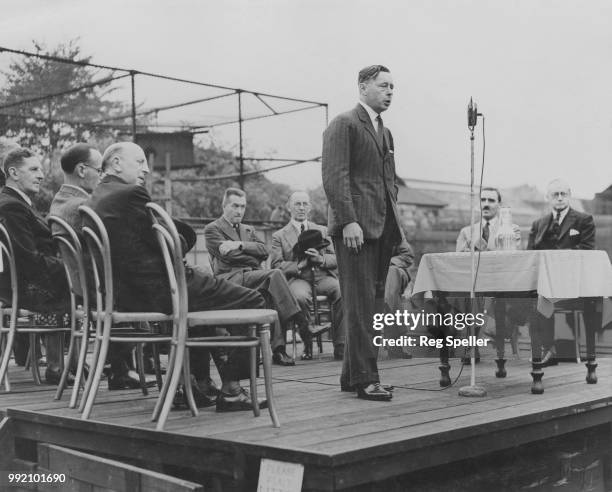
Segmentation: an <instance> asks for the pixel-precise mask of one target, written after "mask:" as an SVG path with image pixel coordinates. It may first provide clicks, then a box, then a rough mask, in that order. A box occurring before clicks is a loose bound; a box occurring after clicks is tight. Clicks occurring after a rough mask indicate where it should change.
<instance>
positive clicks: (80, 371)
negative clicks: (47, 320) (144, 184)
mask: <svg viewBox="0 0 612 492" xmlns="http://www.w3.org/2000/svg"><path fill="white" fill-rule="evenodd" d="M47 220H48V222H49V225H50V226H52V227H53V226H55V227H54V229H56V230H57V232H55V233H54V234H53V239H54V240H55V242H56V244H57V246H58V249H59V251H60V255H61V257H62V261H63V262H64V268H65V270H66V278H67V279H68V287H69V289H70V305H71V312H72V313H73V316H71V320H70V344H69V346H68V355H67V357H66V360H68V364H65V365H64V370H63V372H62V377H61V379H60V383H59V386H58V387H57V392H56V393H55V399H56V400H61V398H62V394H63V392H64V389H65V388H66V380H67V378H68V374H69V369H70V363H71V361H72V360H73V358H74V357H75V351H76V354H78V355H77V364H76V375H75V378H74V386H73V387H72V394H71V395H70V403H69V404H68V408H75V407H76V403H77V399H78V397H79V391H80V389H81V387H82V386H83V379H84V378H83V375H84V372H85V371H84V368H85V358H86V356H87V348H88V346H89V341H90V338H89V337H90V326H91V325H90V316H89V292H88V290H87V279H86V276H85V260H84V258H83V248H82V246H81V240H80V239H79V236H78V235H77V233H76V232H75V230H74V229H73V228H72V226H71V225H70V224H68V223H67V222H66V221H65V220H64V219H62V218H61V217H57V216H54V215H50V216H49V217H48V219H47ZM79 301H80V302H79ZM77 303H78V308H77ZM77 340H80V344H77Z"/></svg>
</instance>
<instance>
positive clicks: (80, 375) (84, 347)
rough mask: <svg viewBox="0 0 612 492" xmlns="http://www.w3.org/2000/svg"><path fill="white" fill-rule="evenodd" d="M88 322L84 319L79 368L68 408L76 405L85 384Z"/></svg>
mask: <svg viewBox="0 0 612 492" xmlns="http://www.w3.org/2000/svg"><path fill="white" fill-rule="evenodd" d="M87 323H88V321H86V320H84V321H83V330H82V332H81V347H80V349H79V358H78V361H77V370H76V375H75V376H74V386H73V387H72V394H71V395H70V403H69V404H68V408H74V407H76V403H77V400H78V399H79V391H81V385H82V384H83V383H82V380H83V371H84V369H85V359H86V358H87V347H88V346H89V326H88V324H87ZM92 367H93V365H92ZM90 377H91V374H90Z"/></svg>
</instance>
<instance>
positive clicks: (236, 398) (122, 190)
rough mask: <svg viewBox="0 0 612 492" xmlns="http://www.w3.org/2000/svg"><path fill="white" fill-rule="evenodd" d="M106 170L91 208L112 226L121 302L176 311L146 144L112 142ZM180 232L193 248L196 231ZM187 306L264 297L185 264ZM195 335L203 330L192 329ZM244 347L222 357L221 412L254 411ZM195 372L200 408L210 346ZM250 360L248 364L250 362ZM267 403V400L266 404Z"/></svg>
mask: <svg viewBox="0 0 612 492" xmlns="http://www.w3.org/2000/svg"><path fill="white" fill-rule="evenodd" d="M102 166H103V171H104V173H105V174H106V175H105V176H104V178H102V181H101V182H100V184H99V185H98V187H97V188H96V189H95V190H94V191H93V193H92V195H91V199H90V201H89V204H90V206H91V207H92V208H93V209H94V210H95V211H96V213H97V214H98V215H99V216H100V218H101V219H102V221H103V222H104V225H105V226H106V228H107V231H108V235H109V240H110V244H111V253H112V262H113V276H114V281H115V283H116V285H117V292H118V298H117V305H118V308H119V309H122V310H126V311H158V312H159V311H162V312H166V313H169V312H171V310H172V308H171V303H170V287H169V284H168V278H167V275H166V271H165V266H164V260H163V256H162V252H161V250H160V248H159V246H158V243H157V239H156V237H155V235H154V232H153V229H152V220H151V217H150V216H149V213H148V211H147V209H146V204H147V203H148V202H150V201H151V197H150V196H149V194H148V193H147V190H146V189H145V187H144V183H145V177H146V175H147V174H148V172H149V168H148V165H147V159H146V157H145V155H144V152H143V150H142V148H140V147H139V146H138V145H136V144H134V143H131V142H121V143H116V144H113V145H111V146H110V147H109V148H107V149H106V151H105V152H104V156H103V159H102ZM177 227H178V229H179V233H181V234H182V235H183V236H186V237H185V239H186V240H187V244H188V247H189V244H190V245H191V246H193V244H194V243H195V233H194V232H193V230H192V229H191V228H189V227H188V226H187V225H186V224H183V223H177ZM186 273H187V290H188V295H189V299H188V308H189V310H190V311H205V310H210V309H242V308H263V307H264V305H265V303H264V300H263V298H262V297H261V295H260V294H259V293H258V292H256V291H254V290H251V289H247V288H245V287H241V286H239V285H235V284H232V283H231V282H227V281H225V280H222V279H218V278H214V277H212V276H211V275H207V274H206V273H204V272H203V271H202V270H200V269H196V268H192V267H190V266H189V265H188V266H187V268H186ZM190 331H191V332H192V334H196V335H198V336H200V335H202V336H204V335H205V333H204V334H200V333H193V332H199V331H200V330H197V329H195V328H194V329H192V330H190ZM245 355H246V354H245V351H243V350H239V349H238V350H233V351H230V352H229V354H228V356H227V357H224V358H219V360H220V363H219V364H218V368H219V374H220V376H221V380H222V383H223V385H222V388H221V393H220V394H219V395H218V396H217V399H216V406H217V411H218V412H224V411H234V410H250V409H252V406H251V402H250V397H249V396H248V393H247V390H245V389H244V388H242V387H241V386H240V379H245V378H246V377H248V369H247V368H248V362H247V361H246V357H245ZM190 356H191V357H190V360H191V368H192V375H193V376H195V379H196V382H197V388H196V389H199V391H197V392H196V394H195V395H194V396H196V403H197V404H198V406H208V405H210V404H214V403H215V400H213V399H211V398H208V397H207V395H209V394H211V393H210V392H209V391H208V388H207V387H206V386H208V384H209V382H208V364H209V356H208V351H207V350H202V349H192V350H191V351H190ZM245 362H246V364H245ZM263 403H264V404H265V402H263Z"/></svg>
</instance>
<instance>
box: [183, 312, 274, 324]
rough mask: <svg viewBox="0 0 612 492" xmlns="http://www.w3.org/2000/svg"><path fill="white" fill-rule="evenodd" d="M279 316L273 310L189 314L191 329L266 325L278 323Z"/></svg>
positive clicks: (188, 319)
mask: <svg viewBox="0 0 612 492" xmlns="http://www.w3.org/2000/svg"><path fill="white" fill-rule="evenodd" d="M277 320H278V315H277V314H276V311H274V310H273V309H240V310H238V311H232V310H226V311H222V310H215V311H194V312H190V313H187V321H188V323H189V327H194V326H215V325H234V324H235V325H238V324H243V325H244V324H254V325H259V324H265V323H276V322H277Z"/></svg>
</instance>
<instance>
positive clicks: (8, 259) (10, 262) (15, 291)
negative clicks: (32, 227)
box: [0, 223, 19, 324]
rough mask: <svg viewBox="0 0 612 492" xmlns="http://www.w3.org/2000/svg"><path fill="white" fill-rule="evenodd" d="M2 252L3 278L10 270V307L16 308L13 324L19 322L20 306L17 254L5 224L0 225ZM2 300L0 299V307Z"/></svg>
mask: <svg viewBox="0 0 612 492" xmlns="http://www.w3.org/2000/svg"><path fill="white" fill-rule="evenodd" d="M0 250H1V254H2V265H3V267H4V268H3V276H4V278H6V273H7V272H6V271H7V269H8V278H9V280H10V286H9V288H10V290H11V301H10V306H11V307H13V308H15V309H13V310H12V313H13V315H12V316H11V324H12V323H13V322H15V323H16V322H17V307H18V306H19V285H18V282H17V279H18V278H19V277H18V275H17V265H16V263H15V254H14V253H13V243H12V241H11V236H10V235H9V233H8V230H7V229H6V227H5V226H4V224H2V223H0ZM1 304H2V299H0V305H1Z"/></svg>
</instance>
